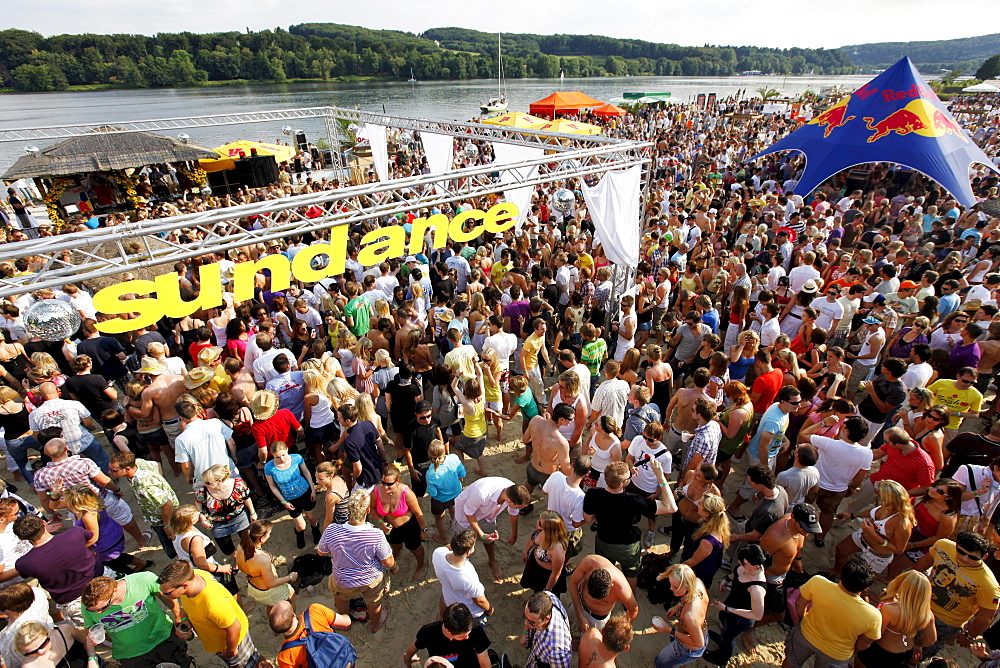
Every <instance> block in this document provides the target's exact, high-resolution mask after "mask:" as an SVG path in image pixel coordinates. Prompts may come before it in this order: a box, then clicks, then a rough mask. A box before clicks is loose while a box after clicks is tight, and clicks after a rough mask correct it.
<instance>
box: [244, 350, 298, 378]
mask: <svg viewBox="0 0 1000 668" xmlns="http://www.w3.org/2000/svg"><path fill="white" fill-rule="evenodd" d="M278 355H284V356H285V357H287V358H288V369H289V370H290V371H295V370H296V369H297V368H298V366H299V365H298V363H297V362H296V361H295V356H294V355H292V351H290V350H288V349H287V348H271V349H270V350H268V351H267V352H266V353H263V354H262V355H261V356H260V357H258V358H257V359H256V360H254V363H253V380H254V382H255V383H261V384H266V383H267V381H269V380H271V379H273V378H274V377H275V376H277V375H278V372H277V370H276V369H275V368H274V358H275V357H277V356H278Z"/></svg>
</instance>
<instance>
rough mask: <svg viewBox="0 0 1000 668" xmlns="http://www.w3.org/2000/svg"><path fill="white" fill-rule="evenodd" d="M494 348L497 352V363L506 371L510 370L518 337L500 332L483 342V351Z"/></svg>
mask: <svg viewBox="0 0 1000 668" xmlns="http://www.w3.org/2000/svg"><path fill="white" fill-rule="evenodd" d="M487 348H492V349H493V350H495V351H496V352H497V361H498V362H500V368H501V369H503V370H504V371H507V370H509V369H510V356H511V354H513V352H514V350H516V349H517V335H516V334H510V333H509V332H504V331H500V332H497V333H496V334H491V335H489V336H487V337H486V339H484V340H483V350H486V349H487Z"/></svg>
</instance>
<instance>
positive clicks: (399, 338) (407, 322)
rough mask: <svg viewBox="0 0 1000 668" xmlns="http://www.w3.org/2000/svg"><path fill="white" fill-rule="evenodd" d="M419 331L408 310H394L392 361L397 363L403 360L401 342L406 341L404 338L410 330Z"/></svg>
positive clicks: (418, 326)
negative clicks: (394, 327)
mask: <svg viewBox="0 0 1000 668" xmlns="http://www.w3.org/2000/svg"><path fill="white" fill-rule="evenodd" d="M413 329H420V325H417V324H416V323H414V322H413V319H412V318H411V317H410V309H408V308H401V309H397V310H396V335H395V341H394V342H393V348H395V350H394V351H393V352H394V353H395V354H394V355H393V356H392V359H394V360H396V361H399V360H401V359H403V341H406V336H407V335H408V334H409V333H410V330H413Z"/></svg>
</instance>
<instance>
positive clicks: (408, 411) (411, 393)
mask: <svg viewBox="0 0 1000 668" xmlns="http://www.w3.org/2000/svg"><path fill="white" fill-rule="evenodd" d="M403 383H406V384H405V385H404V384H403ZM385 392H386V394H388V395H389V396H390V397H392V407H391V408H390V409H389V417H390V418H392V428H393V429H397V428H398V429H399V431H400V432H402V431H403V428H404V427H405V426H406V425H408V424H410V422H411V421H412V420H413V415H414V413H416V412H417V397H419V396H420V386H419V385H417V383H416V382H414V381H413V379H412V378H411V379H410V380H408V381H400V379H399V376H396V377H395V378H393V379H392V380H390V381H389V382H388V383H387V384H386V386H385Z"/></svg>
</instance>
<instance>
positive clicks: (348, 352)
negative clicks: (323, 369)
mask: <svg viewBox="0 0 1000 668" xmlns="http://www.w3.org/2000/svg"><path fill="white" fill-rule="evenodd" d="M356 345H358V337H356V336H354V334H352V333H351V330H349V329H347V328H346V327H343V328H341V329H340V332H339V334H338V335H337V349H336V350H334V351H333V356H334V357H336V358H337V359H338V360H340V366H341V368H342V369H343V370H344V379H345V380H346V381H347V382H348V383H350V384H351V385H353V384H354V347H355V346H356ZM331 394H333V393H332V392H331Z"/></svg>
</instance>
